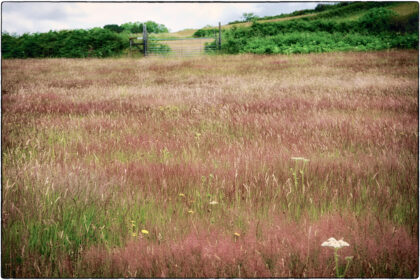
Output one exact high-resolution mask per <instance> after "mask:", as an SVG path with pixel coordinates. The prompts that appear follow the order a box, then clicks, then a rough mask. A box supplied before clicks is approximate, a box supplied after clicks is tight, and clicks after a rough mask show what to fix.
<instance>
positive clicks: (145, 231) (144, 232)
mask: <svg viewBox="0 0 420 280" xmlns="http://www.w3.org/2000/svg"><path fill="white" fill-rule="evenodd" d="M141 233H143V234H149V232H148V231H147V230H145V229H142V230H141Z"/></svg>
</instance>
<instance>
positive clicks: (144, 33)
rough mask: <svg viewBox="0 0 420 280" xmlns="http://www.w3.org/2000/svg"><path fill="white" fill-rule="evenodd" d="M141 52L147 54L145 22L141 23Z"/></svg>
mask: <svg viewBox="0 0 420 280" xmlns="http://www.w3.org/2000/svg"><path fill="white" fill-rule="evenodd" d="M143 53H144V56H147V27H146V23H145V22H144V23H143Z"/></svg>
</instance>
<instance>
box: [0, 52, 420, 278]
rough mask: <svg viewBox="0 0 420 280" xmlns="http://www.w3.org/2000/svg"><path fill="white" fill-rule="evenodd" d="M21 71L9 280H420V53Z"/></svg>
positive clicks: (6, 167) (10, 84)
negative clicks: (332, 247)
mask: <svg viewBox="0 0 420 280" xmlns="http://www.w3.org/2000/svg"><path fill="white" fill-rule="evenodd" d="M144 69H147V71H145V70H144ZM3 70H4V71H3V77H2V78H3V88H2V90H3V91H2V144H3V146H2V148H3V149H2V254H1V255H2V268H3V269H2V276H3V277H21V278H23V277H39V278H43V277H53V278H54V277H87V278H90V277H100V278H109V277H118V278H120V277H146V278H156V277H158V278H159V277H172V278H178V277H182V278H191V277H193V278H202V277H205V278H216V277H221V278H231V277H235V278H257V277H276V278H278V277H335V276H337V274H336V272H337V271H336V270H335V269H334V267H335V266H336V264H335V263H336V262H335V259H334V255H333V254H331V252H330V251H329V250H327V249H326V248H323V247H322V246H320V245H321V244H322V242H324V241H325V240H327V239H328V238H330V237H331V236H333V237H335V238H338V239H343V240H345V241H346V242H348V243H349V244H350V245H351V246H349V247H345V248H343V249H341V250H340V255H342V256H353V257H354V258H353V259H352V261H351V264H350V265H349V266H348V268H347V270H346V273H345V276H346V277H384V278H387V277H402V278H412V277H417V276H418V176H417V175H418V174H417V173H418V130H417V128H418V94H417V93H418V71H417V70H418V54H417V53H416V52H413V51H389V52H371V53H351V52H349V53H331V54H310V55H293V56H282V55H277V56H258V55H238V56H215V57H211V58H210V57H195V58H189V59H187V58H166V59H160V58H156V57H153V58H150V59H141V60H131V59H107V60H97V59H90V60H68V59H47V60H25V61H20V60H5V61H4V68H3ZM81 73H83V75H82V74H81ZM343 263H345V260H343V259H339V266H337V267H338V269H339V270H338V271H339V272H340V275H342V273H343V272H344V269H345V268H343Z"/></svg>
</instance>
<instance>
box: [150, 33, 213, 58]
mask: <svg viewBox="0 0 420 280" xmlns="http://www.w3.org/2000/svg"><path fill="white" fill-rule="evenodd" d="M147 44H148V45H147V48H146V55H148V56H195V55H204V54H215V53H217V51H218V44H217V38H211V37H206V38H171V39H157V38H149V39H148V42H147Z"/></svg>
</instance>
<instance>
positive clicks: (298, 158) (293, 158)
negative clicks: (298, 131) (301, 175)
mask: <svg viewBox="0 0 420 280" xmlns="http://www.w3.org/2000/svg"><path fill="white" fill-rule="evenodd" d="M291 159H292V160H296V161H299V160H301V161H303V162H308V161H309V159H307V158H304V157H291Z"/></svg>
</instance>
